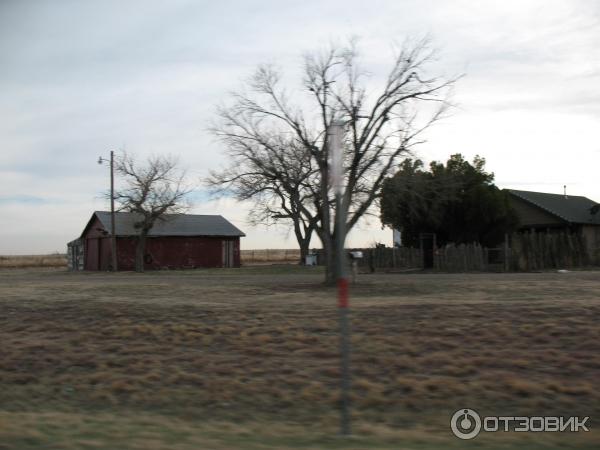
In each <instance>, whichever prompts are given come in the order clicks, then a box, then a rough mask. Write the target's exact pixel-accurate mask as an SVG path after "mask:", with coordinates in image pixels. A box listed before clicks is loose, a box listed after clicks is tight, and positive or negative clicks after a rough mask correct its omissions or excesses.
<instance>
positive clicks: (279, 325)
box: [0, 266, 600, 450]
mask: <svg viewBox="0 0 600 450" xmlns="http://www.w3.org/2000/svg"><path fill="white" fill-rule="evenodd" d="M321 278H322V272H321V269H320V268H316V267H298V266H268V267H261V266H257V267H246V268H242V269H214V270H198V271H173V272H154V273H145V274H135V273H117V274H110V273H68V272H66V271H64V270H33V269H23V270H4V271H0V342H1V343H2V345H1V346H0V449H2V450H6V449H14V448H23V449H35V448H51V449H67V450H68V449H147V450H152V449H163V448H164V449H181V450H184V449H216V450H219V449H236V448H243V449H246V448H247V449H282V450H283V449H297V448H311V449H371V448H373V449H375V448H377V449H436V448H449V449H465V448H466V449H469V448H474V449H492V448H493V449H517V448H519V449H520V448H527V449H550V448H561V449H563V448H587V449H597V448H600V434H599V431H600V428H599V427H600V423H599V421H598V418H599V417H600V391H599V390H598V380H599V379H600V326H599V323H600V272H570V273H564V274H558V273H535V274H366V275H361V276H359V280H358V284H357V285H355V286H353V287H352V288H351V298H352V300H351V305H352V311H351V319H352V345H353V351H352V370H353V382H352V395H353V416H354V432H355V434H354V436H353V437H352V438H350V439H342V438H340V437H338V436H336V432H337V424H338V414H337V410H336V407H337V400H338V389H337V386H338V379H339V365H338V334H337V329H338V324H337V315H336V308H335V299H334V298H335V291H334V290H332V289H329V288H324V287H323V286H322V285H321V283H320V281H321ZM459 408H472V409H475V410H477V411H479V412H480V413H481V414H482V415H493V414H501V415H512V416H516V415H538V416H539V415H555V414H560V415H579V416H591V421H590V422H588V425H590V428H591V430H592V431H590V432H589V433H528V434H526V433H495V434H494V433H489V434H487V435H486V434H482V435H480V436H479V437H477V438H476V439H475V440H474V441H469V442H466V441H460V440H458V439H456V438H454V437H453V436H452V435H451V433H450V430H449V417H450V416H451V414H452V413H453V412H454V411H455V410H457V409H459Z"/></svg>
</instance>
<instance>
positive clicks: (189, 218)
mask: <svg viewBox="0 0 600 450" xmlns="http://www.w3.org/2000/svg"><path fill="white" fill-rule="evenodd" d="M94 216H96V217H98V219H99V220H100V222H101V223H102V225H103V226H104V229H105V230H106V231H108V232H109V233H110V230H111V223H112V221H111V214H110V212H108V211H95V212H94V214H93V215H92V219H93V218H94ZM138 217H139V215H138V214H137V213H131V212H116V213H115V234H116V235H117V236H132V235H137V234H139V232H138V230H137V229H136V228H135V222H136V221H137V220H138ZM91 222H92V220H90V223H91ZM88 226H89V223H88ZM86 229H87V226H86ZM84 233H85V230H84ZM148 236H228V237H229V236H230V237H234V236H245V234H244V233H243V232H242V231H240V230H239V229H238V228H236V227H235V226H234V225H233V224H232V223H231V222H229V221H228V220H227V219H225V218H224V217H223V216H219V215H197V214H166V215H165V216H163V220H160V219H159V220H157V221H156V223H155V224H154V226H153V227H152V229H151V230H150V232H149V233H148Z"/></svg>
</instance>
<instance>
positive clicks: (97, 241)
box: [83, 217, 111, 270]
mask: <svg viewBox="0 0 600 450" xmlns="http://www.w3.org/2000/svg"><path fill="white" fill-rule="evenodd" d="M83 243H84V255H85V263H84V267H85V270H109V269H110V260H111V249H110V238H109V237H108V235H107V233H106V231H105V230H104V226H103V225H102V223H101V222H100V220H98V218H97V217H95V218H94V220H93V221H92V223H91V224H90V226H89V227H88V228H87V230H86V232H85V234H84V236H83Z"/></svg>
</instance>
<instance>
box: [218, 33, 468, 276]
mask: <svg viewBox="0 0 600 450" xmlns="http://www.w3.org/2000/svg"><path fill="white" fill-rule="evenodd" d="M434 56H435V52H434V51H432V50H431V49H430V47H429V44H428V41H427V40H421V41H418V42H416V43H411V42H407V43H405V44H404V46H402V48H400V49H399V50H398V51H397V54H396V55H395V57H394V60H393V64H392V67H391V70H390V71H389V73H388V76H387V78H386V79H385V80H384V81H383V82H382V83H381V86H380V87H379V88H378V89H377V88H373V89H371V90H372V92H369V93H368V89H367V85H366V84H367V83H366V81H367V80H368V78H369V77H368V76H367V73H366V72H365V71H363V70H361V68H360V64H359V58H358V55H357V51H356V48H355V46H354V43H353V42H351V43H350V44H349V45H348V46H345V47H332V48H330V49H328V50H326V51H323V52H317V53H313V54H308V55H306V56H305V57H304V70H303V72H304V79H303V89H302V93H303V94H304V95H305V96H304V97H303V98H299V97H292V96H291V95H290V94H289V93H288V92H287V91H286V89H285V88H284V87H283V86H282V82H281V76H280V73H279V72H278V71H277V70H276V69H275V68H273V67H272V66H260V67H259V68H258V69H257V71H256V73H255V74H254V76H253V77H252V78H251V79H250V80H249V82H248V83H247V85H246V86H245V89H244V90H243V91H241V92H237V93H234V94H233V98H232V102H231V103H230V104H229V105H228V106H223V107H221V108H220V109H219V111H218V114H219V117H220V121H219V122H218V123H217V125H215V127H214V128H213V131H214V133H215V134H216V135H217V136H218V137H219V138H220V139H221V140H222V141H223V142H224V143H225V145H226V148H227V151H228V152H229V154H230V155H231V156H232V158H233V159H232V164H231V166H230V168H229V169H226V170H225V171H224V172H222V173H221V175H223V177H222V178H221V181H222V185H223V186H225V187H227V186H228V187H229V188H233V192H234V193H235V194H236V195H237V196H238V198H240V199H245V197H244V196H240V195H238V192H239V191H238V188H239V187H240V186H242V185H251V186H259V185H262V186H270V187H275V186H278V185H279V184H280V183H284V182H286V180H287V179H288V178H289V173H290V172H291V173H292V174H294V177H293V178H294V179H297V181H298V182H297V187H298V189H292V190H291V192H292V193H295V192H298V193H299V194H298V196H297V197H296V198H294V197H293V195H291V193H290V192H289V191H288V190H284V197H285V200H286V201H287V203H288V204H289V205H294V208H296V209H297V210H298V211H299V214H301V215H302V217H304V218H305V219H306V220H308V221H309V223H311V224H314V231H315V233H316V234H317V235H318V237H319V239H320V240H321V243H322V245H323V249H324V253H325V258H326V265H327V276H326V279H327V281H328V282H333V281H334V280H335V279H336V277H337V275H338V274H336V273H335V267H336V265H335V260H334V252H333V248H334V242H335V239H336V234H337V233H340V230H338V229H336V228H337V227H336V225H335V223H336V221H335V220H334V219H335V217H336V216H337V215H341V217H342V218H343V220H342V221H341V222H342V223H345V227H344V228H345V230H346V231H350V230H351V229H352V228H353V227H354V226H355V225H356V223H357V222H358V221H359V219H360V218H361V217H363V216H364V215H365V214H370V213H371V208H372V207H373V205H374V204H375V202H376V200H377V198H378V196H379V193H380V190H381V186H382V183H383V181H384V180H385V178H386V177H387V176H388V175H390V174H391V173H392V172H393V171H394V170H395V168H396V167H397V165H398V164H399V163H400V162H401V161H402V160H403V159H404V158H405V157H406V156H407V155H409V154H410V150H411V149H412V148H413V147H414V146H415V145H417V144H418V143H420V142H422V137H421V136H422V134H423V132H424V131H425V130H426V129H427V128H428V127H429V126H430V125H431V124H433V123H434V122H435V121H437V120H439V119H440V118H441V117H442V116H443V113H444V112H445V111H446V109H447V106H448V96H449V93H450V89H451V87H452V86H453V84H454V82H455V81H456V79H449V80H447V79H442V78H440V77H428V76H426V74H425V71H426V69H427V67H428V65H429V63H430V62H431V60H432V59H434ZM339 122H343V123H344V124H345V129H346V136H345V139H344V143H343V144H344V156H343V166H344V194H343V199H342V201H341V204H340V207H339V210H338V211H336V207H335V202H334V198H333V194H334V193H333V190H332V189H331V183H330V182H329V168H330V157H331V155H330V154H329V145H328V133H327V131H328V129H330V126H331V125H332V124H333V123H339ZM257 161H259V162H260V163H259V164H257ZM297 161H301V162H300V163H298V162H297ZM273 162H275V163H276V164H275V165H277V164H280V165H281V167H279V168H278V170H277V171H271V170H265V168H269V169H270V167H271V166H270V165H271V164H272V163H273ZM263 163H265V164H263ZM226 173H230V174H234V176H232V177H228V176H225V174H226ZM297 173H300V176H299V177H297V176H296V174H297ZM213 181H217V182H218V181H219V177H218V176H215V174H213ZM265 192H273V193H274V195H278V194H277V192H276V191H275V190H271V191H267V190H265V189H262V190H260V193H261V194H263V195H265ZM255 195H258V194H255ZM346 231H343V232H342V233H345V232H346ZM344 237H345V236H344Z"/></svg>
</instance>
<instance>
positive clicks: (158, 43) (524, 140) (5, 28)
mask: <svg viewBox="0 0 600 450" xmlns="http://www.w3.org/2000/svg"><path fill="white" fill-rule="evenodd" d="M424 34H429V35H430V36H431V37H432V40H433V44H434V46H435V47H437V48H439V49H440V58H439V61H438V62H437V63H436V66H435V70H436V71H437V73H436V74H446V75H448V76H451V75H454V74H458V73H464V74H465V75H466V76H465V77H464V78H463V79H461V80H460V82H459V83H458V85H457V86H456V91H455V96H454V101H455V102H456V103H457V105H458V107H457V108H456V109H455V110H454V112H453V115H452V116H451V117H450V118H448V119H446V120H445V121H444V122H440V123H439V124H438V125H436V126H435V128H434V129H432V130H431V131H430V133H429V134H428V135H427V138H428V140H427V142H426V143H424V144H423V145H421V147H420V149H419V150H418V154H419V156H420V157H421V158H422V159H424V160H425V161H431V160H445V159H446V158H447V157H448V156H449V155H450V154H452V153H458V152H460V153H463V154H464V155H466V156H467V157H468V158H469V159H470V158H472V157H473V156H474V155H476V154H480V155H481V156H483V157H485V158H486V160H487V168H488V170H490V171H493V172H494V173H495V174H496V182H497V184H498V185H499V186H500V187H510V188H516V189H525V190H535V191H542V192H554V193H560V192H562V186H563V185H564V184H566V185H567V186H568V187H567V189H568V192H569V193H570V194H572V195H584V196H587V197H590V198H592V199H594V200H596V201H600V183H598V182H597V180H598V175H597V174H598V172H599V171H600V164H599V163H600V126H599V121H600V2H598V1H594V0H589V1H586V0H581V1H578V0H562V1H561V0H539V1H537V0H518V1H508V0H501V1H491V0H470V1H467V0H465V1H461V0H457V1H452V0H439V1H434V0H429V1H427V0H415V1H406V0H390V1H374V0H371V1H369V2H366V1H348V0H343V1H310V0H303V1H227V0H221V1H218V2H214V1H210V2H209V1H200V0H197V1H188V0H176V1H173V0H170V1H126V0H119V1H108V0H102V1H92V0H89V1H79V0H73V1H70V0H53V1H41V0H40V1H37V0H14V1H11V0H2V1H1V2H0V149H1V150H0V254H32V253H47V252H53V251H60V252H64V251H65V246H66V242H67V241H70V240H72V239H74V238H76V237H78V235H79V234H80V233H81V231H82V228H83V226H84V224H85V223H86V221H87V220H88V218H89V216H90V215H91V213H92V211H94V210H103V209H107V208H108V204H107V202H106V201H105V200H104V199H103V198H102V192H103V191H105V190H106V188H107V187H108V181H109V173H108V170H107V168H106V167H104V166H99V165H98V164H97V163H96V160H97V158H98V156H100V155H102V156H104V157H108V154H109V151H110V150H112V149H114V150H123V149H125V150H127V151H128V152H130V153H133V154H135V155H137V156H138V157H142V158H143V157H144V156H146V155H149V154H157V153H170V154H174V155H178V156H179V158H180V161H181V162H182V164H184V165H185V166H186V167H188V169H189V173H190V175H191V176H192V178H193V179H194V180H199V179H200V178H201V177H203V176H204V175H205V174H206V173H207V171H208V170H209V169H211V168H218V167H219V166H220V165H222V164H224V163H225V160H224V157H223V152H222V148H221V146H220V144H219V143H217V142H215V140H214V139H213V138H212V137H211V136H210V135H209V134H208V133H207V132H206V128H207V126H208V123H209V121H210V119H211V118H212V117H213V115H214V109H215V105H216V104H217V103H219V102H220V101H222V100H224V99H225V98H226V96H227V92H228V91H230V90H232V89H235V88H237V87H239V85H240V81H241V80H242V79H244V78H245V77H247V76H248V75H249V74H250V73H251V72H252V71H253V69H254V68H255V67H256V65H257V64H259V63H263V62H270V63H276V64H278V65H279V66H280V67H282V68H283V69H284V70H286V71H287V72H289V73H290V74H292V75H294V74H296V73H298V69H299V67H300V65H301V56H302V54H304V53H305V52H307V51H311V50H314V49H318V48H321V47H323V46H324V45H327V44H328V43H330V42H331V41H335V40H343V39H344V38H347V37H350V36H359V37H360V41H359V50H361V53H362V55H363V56H364V64H365V66H366V67H367V68H368V69H369V70H371V71H372V72H373V76H376V75H384V74H385V70H386V67H388V63H389V62H390V60H391V55H392V52H391V46H392V44H393V43H394V42H402V41H403V40H404V38H405V37H407V36H422V35H424ZM292 81H293V77H292ZM298 81H299V80H298ZM297 85H298V84H296V86H297ZM195 202H196V203H195V206H194V209H193V212H195V213H200V214H222V215H224V216H225V217H226V218H228V219H229V220H231V221H232V222H233V223H234V224H236V225H237V226H238V227H239V228H241V229H242V230H244V231H245V232H246V234H247V237H246V238H244V239H243V240H242V248H247V249H248V248H267V247H268V248H291V247H295V246H296V245H295V241H294V239H293V234H290V233H289V232H288V230H287V229H286V228H271V229H266V228H262V227H250V226H248V225H247V224H246V222H245V219H246V213H247V208H248V207H247V206H246V205H240V204H236V203H235V202H233V201H232V200H220V201H211V200H208V199H207V198H206V197H205V196H204V195H203V194H202V192H199V193H197V194H196V195H195ZM375 241H379V242H385V243H387V244H389V243H391V231H389V230H381V225H380V224H379V222H378V220H376V219H373V220H371V221H370V223H365V224H362V225H361V227H360V229H358V230H355V231H354V232H353V233H352V235H351V237H350V245H355V246H359V245H370V244H372V243H374V242H375Z"/></svg>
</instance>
